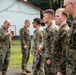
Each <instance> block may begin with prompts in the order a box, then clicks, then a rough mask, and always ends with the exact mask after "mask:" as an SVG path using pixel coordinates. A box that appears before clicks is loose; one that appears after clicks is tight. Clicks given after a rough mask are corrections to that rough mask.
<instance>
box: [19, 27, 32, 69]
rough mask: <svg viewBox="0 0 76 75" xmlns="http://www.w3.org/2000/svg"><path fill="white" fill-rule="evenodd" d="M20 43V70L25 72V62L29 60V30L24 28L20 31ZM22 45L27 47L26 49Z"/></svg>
mask: <svg viewBox="0 0 76 75" xmlns="http://www.w3.org/2000/svg"><path fill="white" fill-rule="evenodd" d="M20 42H21V49H22V69H23V70H25V69H26V68H27V62H28V60H29V54H30V47H31V42H30V34H29V30H28V29H26V28H25V27H23V28H21V29H20ZM24 45H27V46H28V48H27V49H24V47H23V46H24Z"/></svg>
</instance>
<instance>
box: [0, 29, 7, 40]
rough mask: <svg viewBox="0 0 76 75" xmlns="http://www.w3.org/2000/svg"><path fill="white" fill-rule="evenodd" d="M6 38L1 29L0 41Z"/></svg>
mask: <svg viewBox="0 0 76 75" xmlns="http://www.w3.org/2000/svg"><path fill="white" fill-rule="evenodd" d="M7 37H8V35H7V33H4V32H3V31H2V29H0V40H6V39H7Z"/></svg>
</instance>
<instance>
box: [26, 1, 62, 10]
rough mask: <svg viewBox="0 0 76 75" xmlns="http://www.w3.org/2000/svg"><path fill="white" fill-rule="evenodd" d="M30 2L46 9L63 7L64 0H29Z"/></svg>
mask: <svg viewBox="0 0 76 75" xmlns="http://www.w3.org/2000/svg"><path fill="white" fill-rule="evenodd" d="M27 1H28V2H30V3H32V4H34V5H35V6H38V7H39V8H41V9H43V10H45V9H49V8H52V9H53V10H56V9H57V8H59V7H62V3H63V0H27Z"/></svg>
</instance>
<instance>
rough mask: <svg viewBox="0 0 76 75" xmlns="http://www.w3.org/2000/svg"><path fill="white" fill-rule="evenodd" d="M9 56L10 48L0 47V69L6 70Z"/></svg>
mask: <svg viewBox="0 0 76 75" xmlns="http://www.w3.org/2000/svg"><path fill="white" fill-rule="evenodd" d="M10 56H11V50H3V49H0V71H7V69H8V65H9V61H10Z"/></svg>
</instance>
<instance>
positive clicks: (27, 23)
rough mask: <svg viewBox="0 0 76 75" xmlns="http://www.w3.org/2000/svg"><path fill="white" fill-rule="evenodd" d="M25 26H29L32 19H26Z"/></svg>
mask: <svg viewBox="0 0 76 75" xmlns="http://www.w3.org/2000/svg"><path fill="white" fill-rule="evenodd" d="M24 26H25V27H26V28H28V27H29V26H30V21H29V20H28V19H26V20H25V22H24Z"/></svg>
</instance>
